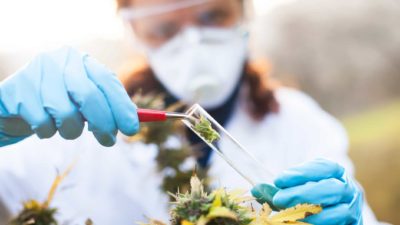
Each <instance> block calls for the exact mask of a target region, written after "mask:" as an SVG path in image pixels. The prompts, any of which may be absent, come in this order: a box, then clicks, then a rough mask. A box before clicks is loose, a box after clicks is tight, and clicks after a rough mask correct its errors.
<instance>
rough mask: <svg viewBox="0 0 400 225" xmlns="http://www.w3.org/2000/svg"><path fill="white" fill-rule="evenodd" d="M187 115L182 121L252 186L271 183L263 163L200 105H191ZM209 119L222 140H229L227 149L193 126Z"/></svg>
mask: <svg viewBox="0 0 400 225" xmlns="http://www.w3.org/2000/svg"><path fill="white" fill-rule="evenodd" d="M186 115H187V116H188V117H187V118H186V119H183V123H184V124H185V125H186V126H187V127H189V128H190V129H191V130H192V131H193V132H194V133H196V135H197V136H199V137H200V138H201V139H202V140H203V141H204V142H205V143H207V144H208V145H209V146H210V148H211V149H212V150H214V152H215V153H217V154H218V155H219V156H220V157H222V158H223V159H224V160H225V161H226V162H227V163H228V164H229V165H230V166H231V167H232V168H233V169H234V170H236V172H237V173H239V175H241V176H242V177H243V178H244V179H246V180H247V181H248V182H249V183H250V184H251V185H252V186H255V185H256V184H259V183H267V184H273V178H274V176H273V174H272V173H271V172H270V171H268V170H267V169H266V168H265V167H264V166H263V164H262V163H261V162H260V161H259V160H257V158H256V157H254V156H253V155H252V154H251V153H250V152H249V151H247V150H246V149H245V148H244V146H242V145H241V144H240V143H239V142H238V141H237V140H236V139H235V138H234V137H232V135H230V134H229V133H228V131H226V130H225V129H224V128H223V127H222V126H221V125H220V124H219V123H218V122H217V121H216V120H215V119H214V118H212V117H211V116H210V115H209V114H208V113H207V112H206V111H205V110H204V109H203V108H202V107H201V106H200V105H198V104H195V105H193V106H192V107H191V108H190V109H189V110H188V111H187V112H186ZM202 117H203V118H205V119H207V120H208V121H210V123H211V126H212V128H213V129H214V130H215V131H216V132H217V133H218V134H219V135H220V137H221V138H223V139H224V141H229V142H231V143H230V144H229V146H232V147H230V148H229V149H223V151H222V150H221V149H219V148H218V145H217V144H216V142H218V140H214V141H213V142H211V143H210V142H208V141H207V140H206V139H204V137H202V135H201V134H200V133H199V132H197V131H196V130H195V129H194V127H195V124H196V123H197V122H198V121H199V120H200V118H202Z"/></svg>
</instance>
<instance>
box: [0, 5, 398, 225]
mask: <svg viewBox="0 0 400 225" xmlns="http://www.w3.org/2000/svg"><path fill="white" fill-rule="evenodd" d="M252 4H254V10H253V12H252V18H253V22H254V23H252V24H251V25H250V26H249V29H251V36H252V43H251V44H252V46H253V49H254V51H253V56H254V57H263V58H266V59H267V60H268V61H269V62H270V64H271V68H272V71H271V76H273V77H274V78H276V79H278V80H280V81H281V82H282V83H283V84H285V85H289V86H294V87H297V88H299V89H302V90H303V91H305V92H307V93H308V94H310V95H311V96H312V97H314V98H315V99H316V100H317V101H318V102H319V103H320V104H321V105H322V107H323V108H325V109H326V110H327V111H329V112H330V113H332V114H333V115H335V116H336V117H337V118H339V119H340V120H341V121H342V122H343V123H344V125H345V127H346V128H347V131H348V133H349V136H350V155H351V157H352V159H353V160H354V163H355V166H356V176H357V178H358V179H359V181H360V182H361V183H362V185H363V186H364V188H365V190H366V193H367V199H368V201H369V203H370V205H371V207H372V208H373V210H374V211H375V213H376V215H377V217H378V218H379V219H380V220H382V221H387V222H391V223H393V224H400V215H399V213H398V212H399V211H400V178H399V177H400V176H399V175H400V29H399V23H400V3H399V2H398V1H397V0H253V1H252ZM0 34H1V35H0V78H1V79H3V78H5V77H7V76H8V75H10V74H12V73H13V72H14V71H15V70H17V69H18V68H19V67H21V66H23V65H24V63H26V62H27V61H28V60H29V59H30V58H32V57H33V56H34V55H36V54H37V53H39V52H41V51H45V50H50V49H54V48H58V47H60V46H62V45H71V46H74V47H76V48H79V49H80V50H83V51H87V52H89V53H90V54H91V55H93V56H94V57H96V58H98V60H99V61H101V62H103V63H105V64H106V65H108V66H109V67H110V68H112V69H113V70H115V71H119V70H120V69H121V67H122V65H124V64H125V65H126V64H127V63H126V62H130V61H131V60H130V59H132V58H133V57H135V49H134V45H133V44H132V41H129V40H128V39H129V38H128V37H129V35H128V34H127V33H126V29H125V28H124V25H123V23H122V22H121V20H120V19H119V17H118V15H117V14H116V5H115V3H114V1H113V0H100V1H99V0H35V1H31V0H19V1H7V0H0Z"/></svg>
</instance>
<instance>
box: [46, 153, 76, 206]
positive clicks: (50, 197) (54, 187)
mask: <svg viewBox="0 0 400 225" xmlns="http://www.w3.org/2000/svg"><path fill="white" fill-rule="evenodd" d="M77 162H78V159H75V161H74V162H73V163H72V164H71V165H69V166H68V168H67V169H66V170H65V171H64V172H63V173H62V174H59V175H57V176H56V179H54V181H53V183H52V185H51V188H50V191H49V193H48V194H47V199H46V201H44V203H43V208H47V207H49V205H50V203H51V201H52V200H53V198H54V195H55V193H56V191H57V188H58V186H59V185H60V184H61V182H62V181H63V180H64V179H65V178H66V177H67V176H68V174H69V173H70V172H71V171H72V169H73V168H74V166H75V164H76V163H77Z"/></svg>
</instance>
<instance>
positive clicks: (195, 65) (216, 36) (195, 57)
mask: <svg viewBox="0 0 400 225" xmlns="http://www.w3.org/2000/svg"><path fill="white" fill-rule="evenodd" d="M246 58H247V37H246V36H245V35H244V34H243V33H242V32H240V31H239V30H238V29H237V28H231V29H217V28H193V27H189V28H186V29H185V30H183V32H182V33H181V34H180V35H178V36H177V37H174V38H173V39H172V40H170V41H169V42H168V43H166V44H165V45H163V46H162V47H160V48H158V49H156V50H153V51H150V52H149V59H150V65H151V67H152V69H153V70H154V72H155V75H156V77H157V78H158V79H159V80H160V81H161V82H162V84H163V85H164V86H165V87H166V88H167V89H168V91H170V92H171V93H172V94H173V95H174V96H175V97H177V98H179V100H181V101H183V102H185V103H188V104H193V103H199V104H200V105H202V106H203V107H205V108H214V107H217V106H219V105H221V104H223V103H224V102H225V101H226V100H227V99H228V98H229V97H230V96H231V94H232V93H233V91H234V89H235V87H236V86H237V84H238V82H239V80H240V78H241V75H242V70H243V65H244V62H245V60H246Z"/></svg>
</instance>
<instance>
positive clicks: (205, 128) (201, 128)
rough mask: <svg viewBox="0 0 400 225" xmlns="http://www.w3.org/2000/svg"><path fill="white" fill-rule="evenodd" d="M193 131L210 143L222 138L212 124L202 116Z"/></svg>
mask: <svg viewBox="0 0 400 225" xmlns="http://www.w3.org/2000/svg"><path fill="white" fill-rule="evenodd" d="M193 129H194V130H195V131H196V132H197V133H198V134H199V135H200V136H201V137H203V138H204V139H205V140H206V141H207V142H208V143H212V142H214V141H216V140H218V139H219V138H220V135H219V134H218V132H217V131H216V130H214V128H213V127H212V126H211V122H210V121H208V120H207V118H205V117H204V116H201V117H200V119H199V120H198V121H196V124H195V125H194V127H193Z"/></svg>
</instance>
